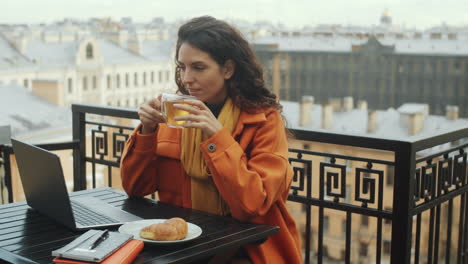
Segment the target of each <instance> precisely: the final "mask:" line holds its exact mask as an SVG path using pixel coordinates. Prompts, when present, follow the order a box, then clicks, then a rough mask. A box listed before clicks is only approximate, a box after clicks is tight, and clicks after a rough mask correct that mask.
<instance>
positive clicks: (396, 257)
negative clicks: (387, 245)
mask: <svg viewBox="0 0 468 264" xmlns="http://www.w3.org/2000/svg"><path fill="white" fill-rule="evenodd" d="M394 153H395V174H394V175H395V181H394V185H393V188H394V189H393V213H392V246H391V259H390V263H391V264H404V263H410V259H411V237H412V233H411V232H412V227H413V217H412V211H413V208H414V200H413V199H414V198H413V195H414V194H413V192H414V187H413V186H414V175H415V166H416V164H415V163H416V155H415V151H414V146H413V144H412V143H408V142H401V143H398V146H397V148H396V150H395V152H394Z"/></svg>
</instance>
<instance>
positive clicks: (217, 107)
mask: <svg viewBox="0 0 468 264" xmlns="http://www.w3.org/2000/svg"><path fill="white" fill-rule="evenodd" d="M225 102H226V100H224V101H223V102H222V103H220V104H209V103H205V105H206V106H207V107H208V108H209V109H210V111H211V112H212V113H213V115H214V116H215V117H216V118H218V116H219V113H221V109H222V108H223V106H224V103H225Z"/></svg>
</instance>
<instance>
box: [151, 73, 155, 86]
mask: <svg viewBox="0 0 468 264" xmlns="http://www.w3.org/2000/svg"><path fill="white" fill-rule="evenodd" d="M151 83H154V71H152V72H151Z"/></svg>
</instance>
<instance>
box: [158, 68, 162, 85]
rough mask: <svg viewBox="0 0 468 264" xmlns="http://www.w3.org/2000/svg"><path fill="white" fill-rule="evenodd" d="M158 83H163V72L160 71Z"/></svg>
mask: <svg viewBox="0 0 468 264" xmlns="http://www.w3.org/2000/svg"><path fill="white" fill-rule="evenodd" d="M158 82H159V83H161V82H162V71H159V72H158Z"/></svg>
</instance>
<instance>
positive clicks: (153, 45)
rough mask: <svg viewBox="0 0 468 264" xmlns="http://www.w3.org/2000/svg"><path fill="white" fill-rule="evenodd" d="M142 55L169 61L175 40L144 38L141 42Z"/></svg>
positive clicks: (154, 59)
mask: <svg viewBox="0 0 468 264" xmlns="http://www.w3.org/2000/svg"><path fill="white" fill-rule="evenodd" d="M140 44H141V46H140V47H141V51H142V54H143V56H145V57H147V58H149V59H150V60H151V61H169V60H171V59H172V54H173V51H174V48H175V40H173V39H168V40H144V41H142V42H141V43H140Z"/></svg>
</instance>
